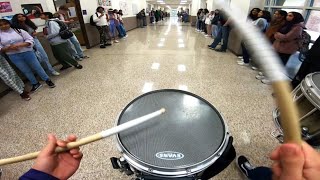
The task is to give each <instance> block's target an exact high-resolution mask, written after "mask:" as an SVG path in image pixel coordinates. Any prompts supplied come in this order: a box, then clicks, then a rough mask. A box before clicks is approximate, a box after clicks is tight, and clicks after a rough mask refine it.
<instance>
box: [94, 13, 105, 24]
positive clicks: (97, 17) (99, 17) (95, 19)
mask: <svg viewBox="0 0 320 180" xmlns="http://www.w3.org/2000/svg"><path fill="white" fill-rule="evenodd" d="M102 17H103V14H101V15H100V16H98V14H97V13H94V15H93V22H98V21H100V19H101V18H102Z"/></svg>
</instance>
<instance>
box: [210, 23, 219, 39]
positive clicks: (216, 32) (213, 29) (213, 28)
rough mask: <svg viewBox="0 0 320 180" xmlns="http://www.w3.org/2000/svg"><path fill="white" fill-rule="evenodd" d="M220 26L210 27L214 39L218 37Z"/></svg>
mask: <svg viewBox="0 0 320 180" xmlns="http://www.w3.org/2000/svg"><path fill="white" fill-rule="evenodd" d="M220 29H221V26H218V25H214V24H213V25H212V37H214V38H216V37H217V36H218V32H219V31H220Z"/></svg>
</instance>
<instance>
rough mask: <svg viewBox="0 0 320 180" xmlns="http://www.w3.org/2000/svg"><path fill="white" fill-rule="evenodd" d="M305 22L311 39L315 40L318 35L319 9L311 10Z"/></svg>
mask: <svg viewBox="0 0 320 180" xmlns="http://www.w3.org/2000/svg"><path fill="white" fill-rule="evenodd" d="M309 13H310V14H309V16H308V19H307V23H306V28H307V30H308V33H309V34H310V35H311V39H312V40H316V39H317V38H318V37H319V35H320V11H316V10H311V11H309Z"/></svg>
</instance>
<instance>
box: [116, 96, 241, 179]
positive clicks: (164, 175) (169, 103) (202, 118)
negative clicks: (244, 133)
mask: <svg viewBox="0 0 320 180" xmlns="http://www.w3.org/2000/svg"><path fill="white" fill-rule="evenodd" d="M162 107H163V108H165V109H166V112H165V113H164V114H163V115H161V116H157V117H156V118H157V119H155V120H153V121H150V122H147V123H144V124H142V125H139V126H137V127H134V128H131V129H129V130H127V131H124V132H121V133H119V134H118V135H117V138H116V142H117V145H118V148H119V150H120V152H121V153H122V157H121V158H111V161H112V164H113V167H114V168H116V169H122V170H123V171H125V172H126V173H127V174H128V175H130V174H133V173H134V174H135V175H136V177H137V178H138V179H172V178H177V179H181V178H182V179H198V178H201V179H208V178H207V176H214V175H215V174H217V173H219V172H220V171H222V170H223V169H224V168H225V167H227V166H228V165H229V164H230V163H231V161H232V160H233V159H234V158H235V152H234V148H233V146H232V137H231V136H230V134H229V132H228V129H227V126H226V124H225V122H224V120H223V117H222V116H221V115H220V113H219V112H218V111H217V109H216V108H215V107H214V106H213V105H211V104H210V103H209V102H207V101H206V100H204V99H203V98H201V97H199V96H197V95H194V94H192V93H189V92H185V91H180V90H158V91H152V92H149V93H146V94H143V95H141V96H140V97H138V98H136V99H134V100H133V101H132V102H131V103H129V104H128V105H127V106H126V107H125V108H124V110H123V111H122V112H121V113H120V115H119V118H118V121H117V125H120V124H122V123H125V122H127V121H129V120H131V119H135V118H137V117H140V116H143V115H145V114H148V113H151V112H154V111H156V110H158V109H159V108H162ZM221 158H224V159H222V160H221ZM219 160H220V161H223V163H225V162H227V161H228V163H227V165H226V164H223V163H222V164H220V165H215V166H214V164H215V163H216V162H219ZM221 167H223V168H221ZM210 168H211V169H210ZM208 169H210V170H208ZM205 170H208V171H207V172H206V171H205ZM208 173H209V174H210V173H211V174H210V175H208Z"/></svg>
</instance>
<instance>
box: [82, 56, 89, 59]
mask: <svg viewBox="0 0 320 180" xmlns="http://www.w3.org/2000/svg"><path fill="white" fill-rule="evenodd" d="M81 58H82V59H89V58H90V56H87V55H84V56H83V57H81Z"/></svg>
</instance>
